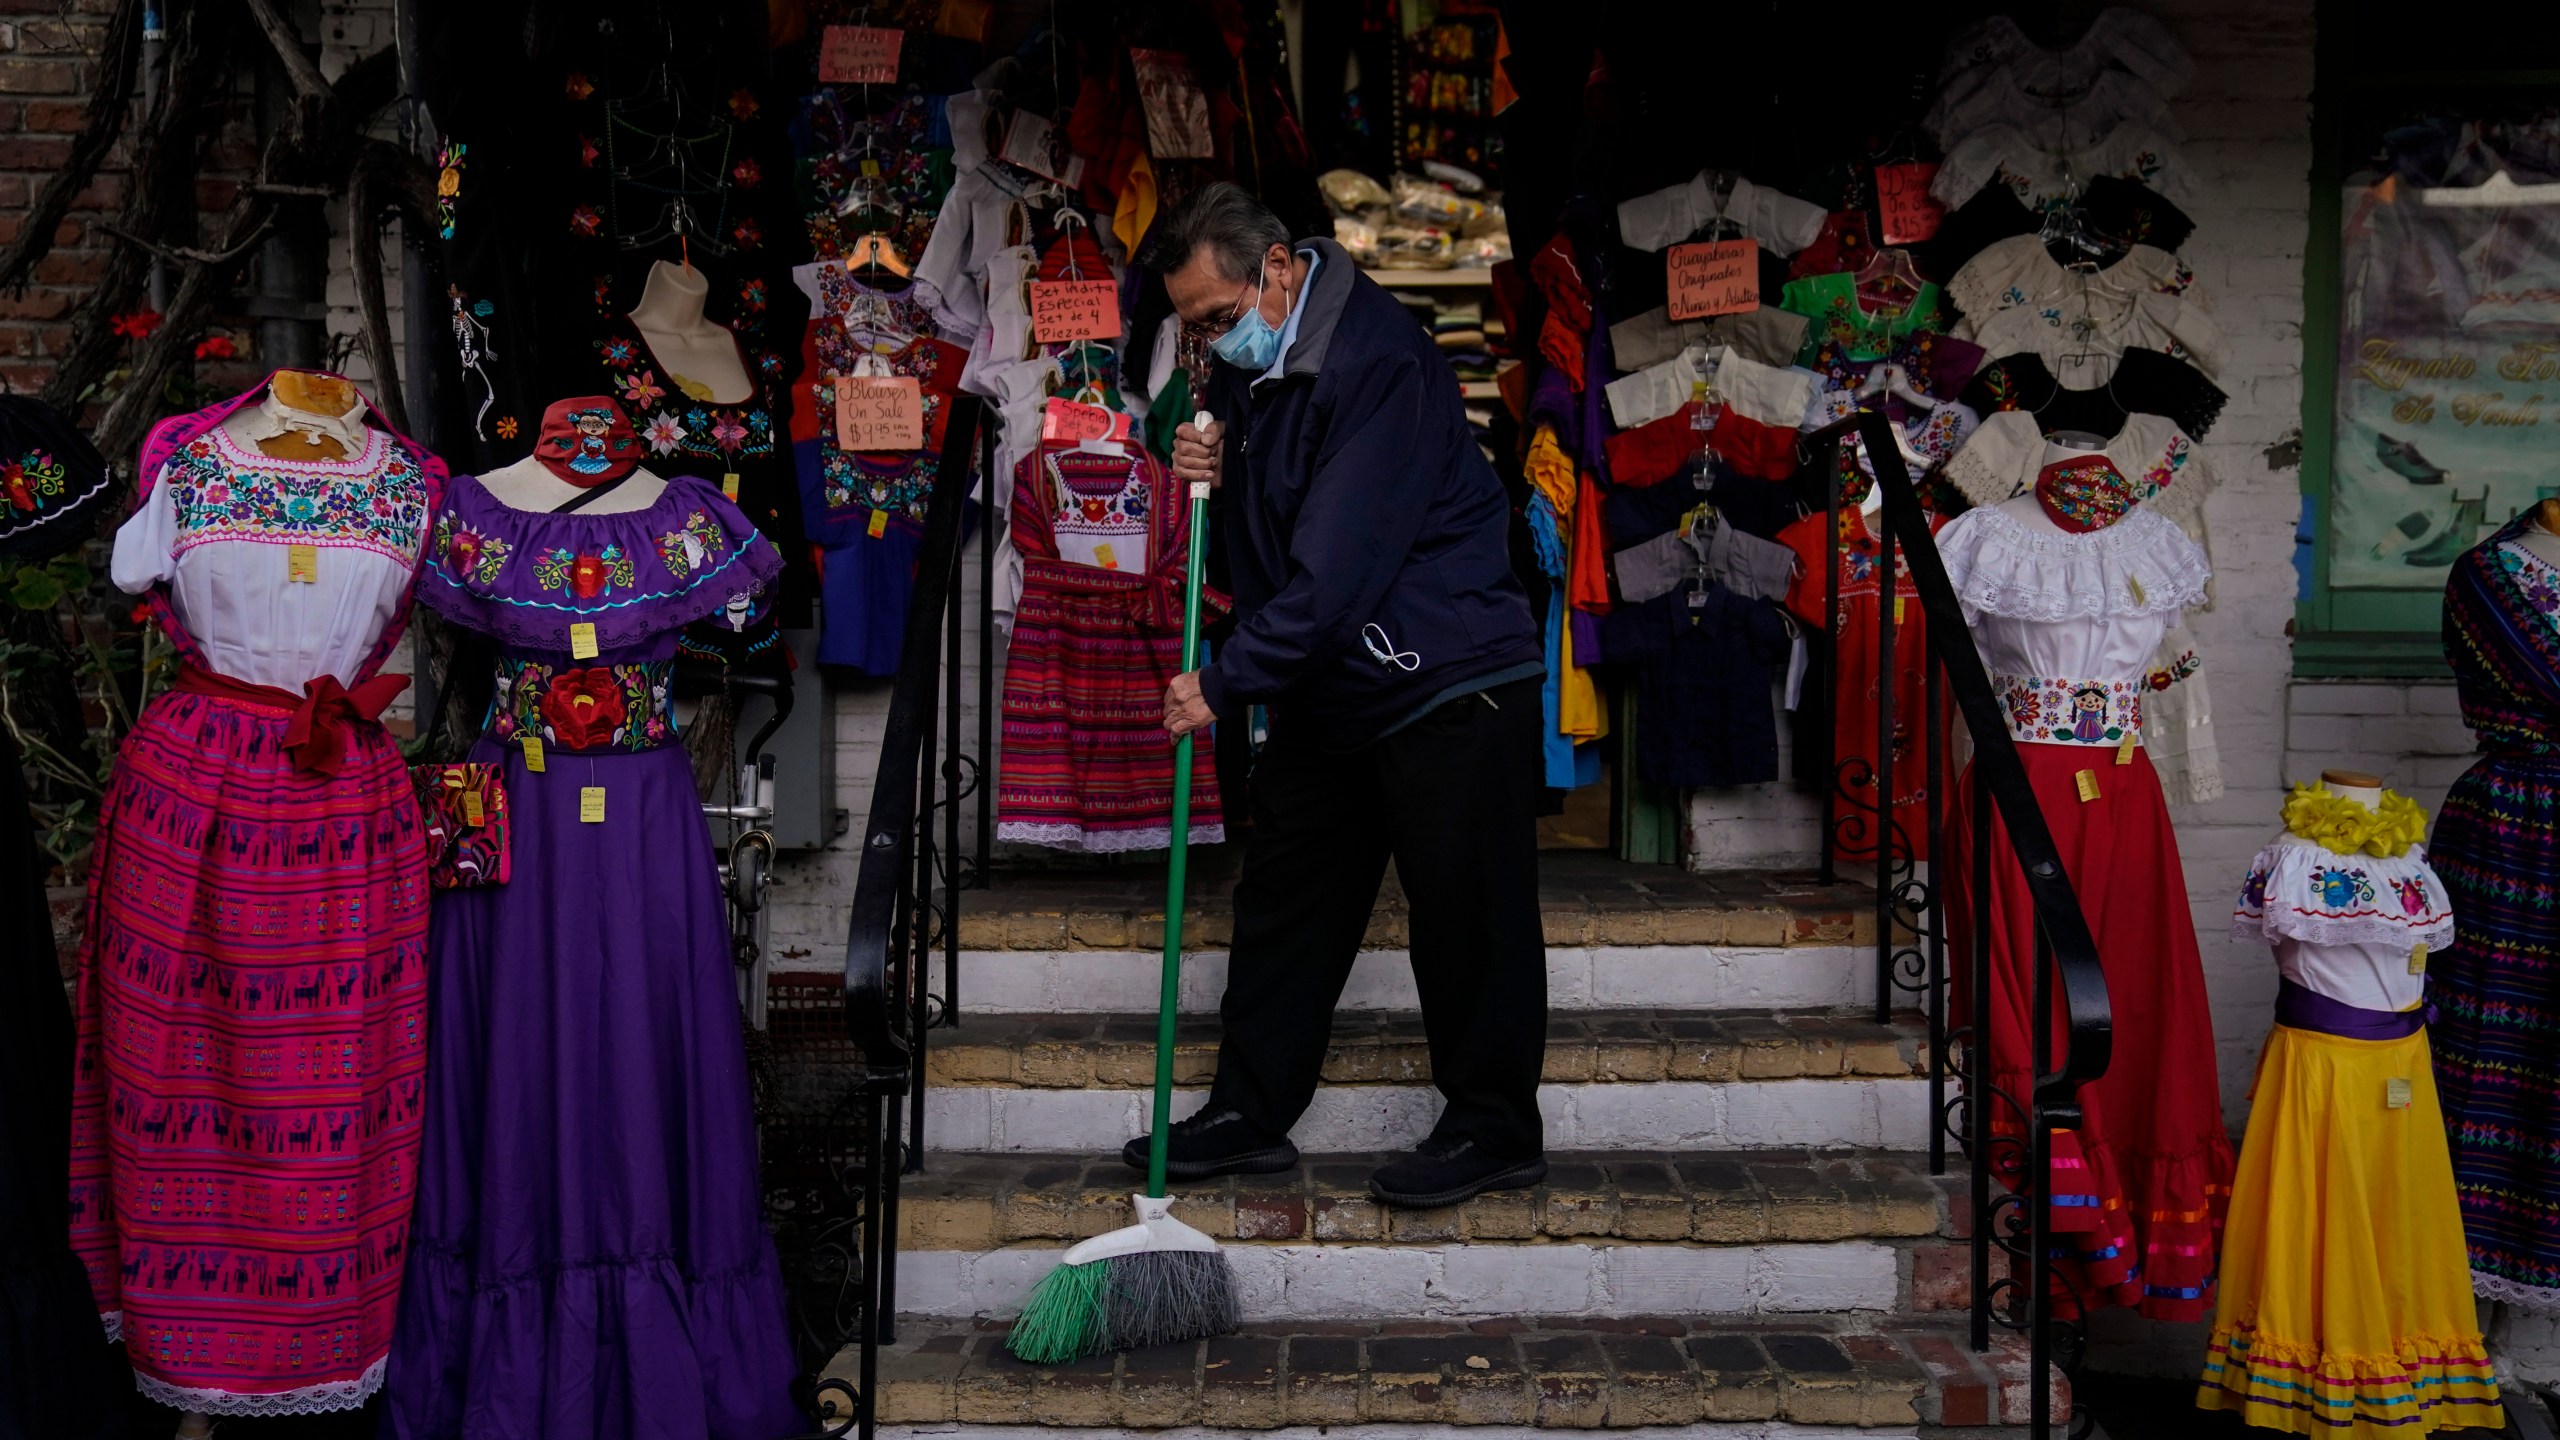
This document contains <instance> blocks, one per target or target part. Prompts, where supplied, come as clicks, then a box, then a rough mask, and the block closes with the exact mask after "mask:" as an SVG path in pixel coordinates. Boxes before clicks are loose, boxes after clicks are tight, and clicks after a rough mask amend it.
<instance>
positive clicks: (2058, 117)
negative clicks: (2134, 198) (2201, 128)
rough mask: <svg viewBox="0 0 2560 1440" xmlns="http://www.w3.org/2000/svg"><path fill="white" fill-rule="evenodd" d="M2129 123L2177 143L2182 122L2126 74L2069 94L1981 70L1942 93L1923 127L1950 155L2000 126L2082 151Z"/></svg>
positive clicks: (2107, 74)
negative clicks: (2040, 135) (2044, 136)
mask: <svg viewBox="0 0 2560 1440" xmlns="http://www.w3.org/2000/svg"><path fill="white" fill-rule="evenodd" d="M2128 121H2130V122H2132V123H2135V124H2139V125H2146V126H2149V127H2150V128H2151V129H2153V130H2156V131H2158V132H2159V133H2160V134H2162V135H2166V136H2168V137H2169V138H2171V139H2173V140H2174V139H2177V138H2178V136H2179V132H2178V122H2177V120H2176V119H2175V118H2174V117H2173V116H2172V115H2171V114H2170V113H2169V103H2168V101H2167V100H2166V99H2165V98H2164V97H2163V96H2162V95H2161V93H2160V91H2159V90H2158V89H2157V88H2155V87H2154V86H2152V85H2151V84H2149V83H2148V82H2146V81H2144V80H2143V79H2142V78H2141V77H2139V76H2137V75H2135V74H2133V73H2132V72H2130V71H2125V70H2101V71H2099V72H2098V73H2097V74H2096V75H2094V76H2092V77H2091V78H2090V79H2089V81H2088V83H2087V84H2085V85H2075V86H2073V87H2071V88H2070V89H2068V90H2043V89H2034V88H2030V86H2029V84H2028V82H2027V81H2026V80H2025V79H2024V78H2023V77H2022V76H2021V75H2020V74H2019V72H2017V71H2016V70H1989V71H1976V72H1974V73H1973V74H1971V75H1968V76H1967V77H1965V79H1964V80H1963V81H1961V82H1959V83H1957V84H1954V85H1950V86H1948V87H1947V88H1946V89H1944V90H1942V91H1940V92H1939V94H1938V99H1937V102H1936V103H1935V104H1933V105H1931V106H1930V107H1929V113H1928V114H1927V115H1925V116H1923V117H1922V118H1921V121H1920V124H1921V128H1922V129H1925V130H1927V131H1928V132H1929V138H1931V139H1933V140H1935V141H1937V142H1938V147H1939V148H1940V149H1941V150H1946V149H1952V148H1954V147H1955V146H1956V145H1958V144H1961V143H1962V142H1963V140H1964V138H1965V137H1966V136H1968V135H1971V134H1974V133H1975V132H1977V131H1979V130H1982V129H1985V128H1986V127H1989V126H1992V125H2001V124H2007V125H2016V126H2020V127H2022V128H2026V129H2030V130H2041V131H2043V132H2044V133H2046V134H2049V135H2052V136H2055V137H2057V138H2059V139H2061V140H2062V141H2064V142H2065V143H2067V144H2069V145H2071V146H2072V147H2074V148H2078V147H2082V146H2087V145H2093V144H2095V143H2097V141H2098V140H2099V139H2100V138H2101V137H2103V136H2104V135H2105V134H2106V133H2107V132H2108V131H2109V130H2112V129H2114V128H2115V127H2116V126H2117V125H2119V124H2123V123H2126V122H2128Z"/></svg>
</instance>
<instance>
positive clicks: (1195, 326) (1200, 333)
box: [1182, 272, 1262, 340]
mask: <svg viewBox="0 0 2560 1440" xmlns="http://www.w3.org/2000/svg"><path fill="white" fill-rule="evenodd" d="M1249 288H1251V290H1252V291H1253V293H1252V294H1249V295H1248V294H1246V293H1245V292H1244V290H1243V289H1239V290H1238V291H1237V292H1236V303H1235V304H1233V305H1230V306H1228V307H1227V313H1226V314H1225V316H1224V317H1222V318H1220V319H1216V320H1185V321H1183V322H1182V333H1183V335H1184V336H1185V337H1186V338H1189V339H1192V340H1215V339H1217V338H1218V337H1219V336H1221V335H1224V334H1226V333H1227V332H1228V331H1230V330H1233V329H1234V328H1236V324H1237V322H1238V321H1241V320H1242V319H1244V312H1245V311H1247V310H1250V309H1252V308H1253V306H1254V304H1255V302H1256V301H1258V300H1259V299H1260V298H1261V294H1262V284H1261V276H1260V274H1259V272H1257V273H1256V275H1255V277H1254V279H1253V281H1252V282H1251V284H1250V287H1249Z"/></svg>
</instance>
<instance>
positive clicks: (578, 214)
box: [569, 205, 604, 236]
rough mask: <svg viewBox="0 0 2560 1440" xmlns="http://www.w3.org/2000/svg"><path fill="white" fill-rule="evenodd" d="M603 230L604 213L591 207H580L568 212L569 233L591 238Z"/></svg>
mask: <svg viewBox="0 0 2560 1440" xmlns="http://www.w3.org/2000/svg"><path fill="white" fill-rule="evenodd" d="M603 229H604V212H603V211H601V210H598V209H597V208H596V207H594V206H593V205H580V206H578V207H577V208H575V209H573V210H571V211H570V212H569V233H570V234H572V235H579V236H593V235H595V234H597V233H599V232H600V231H602V230H603Z"/></svg>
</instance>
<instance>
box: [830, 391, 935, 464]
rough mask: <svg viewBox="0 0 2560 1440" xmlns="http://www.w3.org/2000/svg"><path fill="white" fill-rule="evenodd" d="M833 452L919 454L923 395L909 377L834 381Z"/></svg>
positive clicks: (922, 444) (922, 423)
mask: <svg viewBox="0 0 2560 1440" xmlns="http://www.w3.org/2000/svg"><path fill="white" fill-rule="evenodd" d="M836 448H837V449H839V450H921V449H923V448H924V392H923V390H922V388H921V387H919V386H918V385H917V384H916V380H915V377H914V376H912V375H885V376H884V375H843V376H839V377H837V379H836Z"/></svg>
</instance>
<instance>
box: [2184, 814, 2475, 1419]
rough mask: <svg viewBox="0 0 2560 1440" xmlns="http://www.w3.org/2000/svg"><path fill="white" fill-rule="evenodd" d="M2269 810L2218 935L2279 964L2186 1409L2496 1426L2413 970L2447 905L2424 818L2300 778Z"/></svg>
mask: <svg viewBox="0 0 2560 1440" xmlns="http://www.w3.org/2000/svg"><path fill="white" fill-rule="evenodd" d="M2342 812H2344V813H2342ZM2285 816H2286V819H2287V821H2288V826H2287V833H2285V834H2283V835H2281V836H2278V837H2277V838H2276V839H2275V840H2274V841H2273V842H2272V843H2270V844H2269V845H2268V846H2267V847H2266V848H2265V849H2264V850H2261V851H2259V852H2258V857H2257V859H2256V860H2255V861H2253V862H2252V863H2251V864H2250V867H2249V874H2248V878H2247V879H2246V880H2245V881H2244V882H2243V883H2242V885H2241V890H2240V903H2239V906H2238V908H2237V909H2236V910H2235V911H2234V912H2233V915H2232V922H2231V938H2232V939H2234V940H2237V941H2241V942H2244V943H2254V944H2262V945H2268V946H2271V947H2273V949H2274V951H2275V958H2276V966H2277V968H2278V969H2279V970H2280V971H2282V972H2283V977H2284V978H2283V980H2282V981H2281V985H2280V989H2279V990H2278V993H2277V996H2276V1023H2275V1028H2274V1029H2273V1031H2271V1032H2270V1033H2269V1034H2268V1036H2267V1047H2266V1050H2265V1052H2264V1053H2263V1054H2261V1055H2260V1057H2259V1060H2258V1078H2257V1083H2256V1085H2255V1086H2254V1087H2253V1088H2252V1092H2251V1098H2250V1107H2249V1128H2248V1134H2247V1138H2246V1139H2245V1140H2244V1141H2243V1143H2242V1145H2241V1147H2240V1168H2239V1172H2238V1174H2237V1175H2236V1176H2235V1177H2234V1179H2233V1181H2232V1186H2231V1212H2230V1218H2229V1219H2228V1221H2227V1222H2226V1223H2225V1225H2224V1227H2223V1243H2222V1273H2221V1277H2220V1289H2221V1292H2222V1293H2221V1299H2220V1303H2219V1304H2218V1305H2217V1307H2216V1310H2215V1315H2214V1325H2213V1333H2212V1336H2211V1338H2210V1339H2209V1340H2208V1341H2207V1343H2206V1347H2205V1362H2204V1375H2203V1382H2202V1384H2201V1385H2200V1386H2199V1387H2198V1389H2197V1391H2196V1404H2197V1405H2198V1406H2200V1407H2202V1408H2204V1409H2207V1410H2234V1411H2238V1412H2239V1413H2240V1414H2241V1415H2242V1417H2243V1418H2245V1419H2246V1420H2247V1421H2248V1422H2249V1423H2250V1424H2252V1425H2257V1426H2263V1427H2266V1428H2268V1429H2275V1430H2292V1431H2296V1432H2298V1433H2301V1434H2305V1435H2341V1434H2355V1435H2366V1436H2383V1435H2406V1434H2409V1433H2412V1432H2413V1431H2414V1432H2418V1433H2423V1432H2426V1431H2430V1430H2450V1429H2455V1428H2461V1427H2469V1426H2485V1427H2488V1428H2490V1429H2497V1428H2499V1427H2500V1426H2501V1425H2503V1423H2504V1420H2505V1417H2504V1414H2503V1412H2502V1410H2501V1408H2500V1406H2499V1403H2498V1380H2497V1375H2496V1374H2495V1372H2494V1371H2492V1369H2491V1368H2490V1365H2489V1356H2488V1351H2487V1349H2486V1348H2485V1347H2484V1346H2483V1345H2482V1343H2481V1339H2480V1326H2479V1318H2478V1312H2477V1307H2476V1305H2475V1304H2474V1302H2473V1300H2472V1298H2471V1285H2470V1273H2469V1265H2468V1263H2467V1262H2466V1260H2465V1258H2464V1254H2463V1248H2462V1211H2461V1206H2460V1204H2459V1203H2458V1202H2457V1201H2456V1199H2455V1197H2454V1189H2453V1165H2452V1161H2451V1158H2450V1154H2449V1152H2448V1149H2447V1146H2446V1142H2445V1131H2444V1119H2443V1116H2442V1115H2441V1114H2440V1113H2439V1111H2438V1109H2437V1106H2436V1083H2435V1075H2434V1073H2433V1069H2432V1066H2431V1064H2430V1061H2429V1059H2428V1054H2427V1031H2426V1011H2425V1009H2424V1005H2425V990H2426V980H2425V979H2424V977H2423V976H2422V974H2421V973H2420V972H2421V971H2422V970H2423V969H2424V968H2425V964H2426V961H2425V958H2424V957H2425V955H2426V953H2427V952H2429V951H2431V950H2433V951H2440V950H2442V949H2443V948H2444V947H2445V946H2446V945H2447V944H2449V943H2451V941H2452V939H2453V935H2454V916H2453V911H2452V909H2451V908H2450V906H2449V904H2448V902H2447V899H2446V896H2445V890H2444V885H2443V882H2441V881H2439V880H2438V879H2437V878H2436V876H2435V873H2434V872H2433V871H2432V870H2430V869H2429V868H2428V867H2427V860H2426V853H2425V851H2424V849H2423V848H2422V847H2420V846H2418V845H2417V844H2416V843H2415V841H2416V838H2417V834H2418V831H2419V827H2420V826H2421V825H2422V824H2423V823H2424V821H2423V818H2422V817H2421V816H2420V815H2419V814H2418V807H2417V806H2416V805H2414V804H2412V803H2410V802H2409V801H2407V800H2405V799H2403V798H2401V797H2399V796H2396V795H2386V796H2385V797H2384V799H2383V803H2382V807H2381V815H2380V817H2376V816H2375V813H2374V812H2373V811H2370V810H2366V809H2365V808H2364V807H2363V806H2361V805H2357V804H2356V803H2355V802H2354V801H2352V800H2350V799H2348V798H2347V797H2344V796H2339V795H2332V794H2329V793H2328V792H2327V791H2326V790H2325V789H2322V788H2321V787H2317V786H2299V787H2296V789H2295V791H2294V798H2293V799H2292V800H2290V801H2288V802H2287V804H2286V805H2285ZM2376 818H2381V819H2383V820H2385V821H2386V822H2390V823H2389V825H2388V828H2389V830H2390V832H2391V833H2390V835H2389V836H2388V837H2385V836H2382V835H2379V834H2376V833H2375V830H2374V827H2372V826H2371V824H2370V822H2371V821H2372V820H2374V819H2376ZM2342 820H2343V821H2344V822H2345V823H2344V824H2343V826H2342V825H2341V824H2340V823H2339V822H2340V821H2342ZM2360 835H2361V836H2363V837H2364V838H2363V839H2362V841H2361V843H2360V842H2359V839H2358V837H2359V836H2360Z"/></svg>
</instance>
